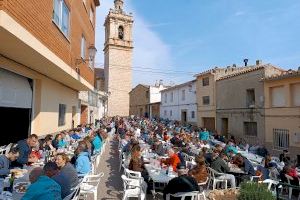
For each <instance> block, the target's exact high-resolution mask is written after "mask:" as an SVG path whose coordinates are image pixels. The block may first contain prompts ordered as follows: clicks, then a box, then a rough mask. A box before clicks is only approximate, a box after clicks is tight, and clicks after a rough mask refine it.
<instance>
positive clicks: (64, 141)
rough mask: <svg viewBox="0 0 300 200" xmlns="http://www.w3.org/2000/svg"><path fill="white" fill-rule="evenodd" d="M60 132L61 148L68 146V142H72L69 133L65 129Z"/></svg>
mask: <svg viewBox="0 0 300 200" xmlns="http://www.w3.org/2000/svg"><path fill="white" fill-rule="evenodd" d="M60 134H61V142H60V144H59V146H61V148H66V147H67V146H68V144H69V143H70V137H67V134H66V132H65V131H62V132H61V133H60ZM68 136H69V135H68Z"/></svg>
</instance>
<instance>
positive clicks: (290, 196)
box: [285, 174, 300, 199]
mask: <svg viewBox="0 0 300 200" xmlns="http://www.w3.org/2000/svg"><path fill="white" fill-rule="evenodd" d="M285 177H286V179H287V181H288V184H290V185H291V180H293V177H291V176H289V175H287V174H285ZM298 179H299V178H298ZM299 181H300V180H299ZM299 184H300V182H299ZM299 186H300V185H299ZM292 193H293V188H292V187H289V199H292ZM299 198H300V194H299V197H298V199H299Z"/></svg>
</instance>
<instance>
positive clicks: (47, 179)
mask: <svg viewBox="0 0 300 200" xmlns="http://www.w3.org/2000/svg"><path fill="white" fill-rule="evenodd" d="M31 173H33V172H31ZM57 173H58V167H57V165H56V164H55V163H53V162H49V163H46V165H45V166H44V168H43V173H42V174H41V175H40V176H39V177H38V178H37V179H36V181H35V182H34V183H32V184H31V185H30V186H29V187H28V189H27V191H26V193H25V195H24V196H23V197H22V200H33V199H35V200H50V199H51V200H62V198H61V187H60V185H59V184H58V183H56V182H55V181H54V180H53V179H51V177H53V176H54V175H55V174H57Z"/></svg>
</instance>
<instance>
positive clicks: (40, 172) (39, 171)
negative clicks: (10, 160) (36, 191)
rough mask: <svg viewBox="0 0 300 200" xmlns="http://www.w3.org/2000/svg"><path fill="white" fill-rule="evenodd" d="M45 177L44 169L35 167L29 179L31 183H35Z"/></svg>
mask: <svg viewBox="0 0 300 200" xmlns="http://www.w3.org/2000/svg"><path fill="white" fill-rule="evenodd" d="M42 175H43V168H42V167H35V168H33V169H32V170H31V172H30V174H29V176H28V178H29V182H30V183H31V184H32V183H35V182H36V181H37V179H38V178H39V177H40V176H42Z"/></svg>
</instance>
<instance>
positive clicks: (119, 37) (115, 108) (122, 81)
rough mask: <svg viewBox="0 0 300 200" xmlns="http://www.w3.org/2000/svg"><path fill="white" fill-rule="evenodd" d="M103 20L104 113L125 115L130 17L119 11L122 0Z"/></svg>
mask: <svg viewBox="0 0 300 200" xmlns="http://www.w3.org/2000/svg"><path fill="white" fill-rule="evenodd" d="M114 2H115V8H114V9H111V10H110V11H109V14H108V16H107V17H106V19H105V23H104V26H105V44H104V71H105V91H106V92H107V93H108V94H109V97H108V105H107V106H108V108H107V109H108V113H107V114H108V116H115V115H119V116H128V115H129V92H130V91H131V89H132V88H131V87H132V85H131V82H132V72H131V68H132V50H133V38H132V25H133V17H132V16H131V15H128V14H126V13H125V12H124V10H123V0H115V1H114Z"/></svg>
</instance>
